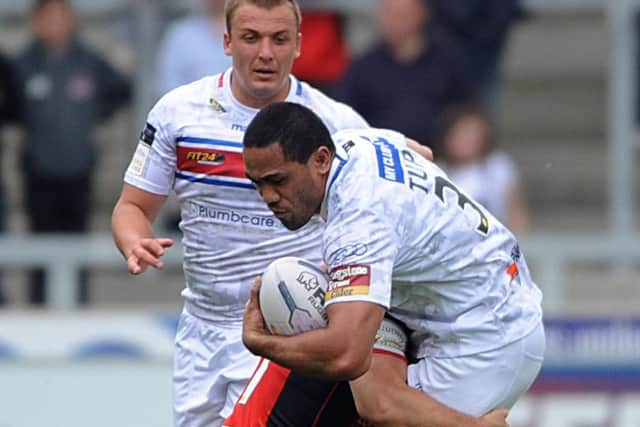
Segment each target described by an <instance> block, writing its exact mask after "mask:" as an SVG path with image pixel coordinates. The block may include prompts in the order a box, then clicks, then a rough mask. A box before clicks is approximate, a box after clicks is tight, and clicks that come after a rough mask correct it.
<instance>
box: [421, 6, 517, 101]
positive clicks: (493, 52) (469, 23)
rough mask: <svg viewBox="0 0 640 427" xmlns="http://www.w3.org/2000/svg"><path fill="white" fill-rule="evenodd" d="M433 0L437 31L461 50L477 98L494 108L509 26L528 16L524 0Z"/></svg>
mask: <svg viewBox="0 0 640 427" xmlns="http://www.w3.org/2000/svg"><path fill="white" fill-rule="evenodd" d="M429 1H430V4H431V10H432V12H433V28H434V33H437V34H438V35H439V36H440V37H441V38H442V39H444V40H446V41H447V42H448V43H449V45H450V46H451V48H453V49H456V50H457V54H458V55H459V56H460V58H462V60H463V64H464V70H466V72H467V76H468V79H469V81H470V82H471V85H472V88H473V91H474V96H475V98H476V99H478V100H479V101H481V102H482V104H483V105H484V107H485V109H487V111H493V110H494V109H495V98H496V97H497V93H498V90H499V84H500V65H501V62H502V55H503V51H504V47H505V44H506V41H507V38H508V35H509V30H510V29H511V28H512V26H513V23H514V22H515V21H516V20H517V19H519V18H522V17H523V16H524V11H523V9H522V7H521V5H520V0H429Z"/></svg>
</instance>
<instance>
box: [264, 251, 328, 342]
mask: <svg viewBox="0 0 640 427" xmlns="http://www.w3.org/2000/svg"><path fill="white" fill-rule="evenodd" d="M328 285H329V277H328V276H327V274H326V273H325V272H323V271H322V270H320V268H319V267H318V266H316V265H314V264H312V263H310V262H309V261H306V260H304V259H302V258H297V257H284V258H279V259H277V260H275V261H273V262H272V263H271V264H270V265H269V266H268V267H267V269H266V270H265V271H264V273H263V274H262V286H261V288H260V294H259V297H260V310H261V311H262V316H263V317H264V320H265V322H266V324H267V327H268V328H269V330H270V331H271V333H273V334H276V335H295V334H299V333H301V332H306V331H309V330H312V329H318V328H323V327H325V326H326V325H327V314H326V312H325V310H324V294H325V292H326V291H327V287H328Z"/></svg>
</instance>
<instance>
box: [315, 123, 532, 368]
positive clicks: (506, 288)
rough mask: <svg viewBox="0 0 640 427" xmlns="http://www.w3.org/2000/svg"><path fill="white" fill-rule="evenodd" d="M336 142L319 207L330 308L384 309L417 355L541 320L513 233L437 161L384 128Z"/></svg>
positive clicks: (456, 350)
mask: <svg viewBox="0 0 640 427" xmlns="http://www.w3.org/2000/svg"><path fill="white" fill-rule="evenodd" d="M334 141H335V143H336V151H337V152H336V158H335V159H334V162H333V165H332V168H331V172H330V176H329V179H328V182H327V188H326V193H325V199H324V202H323V205H322V216H323V217H324V218H325V219H326V221H327V225H326V231H325V233H324V235H323V257H324V260H325V262H326V263H327V265H328V266H329V269H330V275H331V282H330V284H329V289H328V291H327V294H326V300H325V301H326V302H325V303H326V304H333V303H336V302H346V301H368V302H372V303H376V304H379V305H381V306H383V307H385V308H386V309H387V310H388V312H389V314H390V315H391V316H393V317H395V318H397V319H399V320H401V321H402V322H404V323H405V324H406V325H407V326H408V327H409V329H411V330H412V331H413V332H412V336H411V340H412V342H413V345H414V346H415V348H416V349H417V352H416V355H415V356H416V357H424V356H427V355H428V356H435V357H455V356H461V355H468V354H474V353H477V352H481V351H487V350H491V349H495V348H499V347H501V346H503V345H505V344H508V343H510V342H513V341H515V340H517V339H519V338H521V337H523V336H525V335H526V334H528V333H529V332H530V331H531V330H532V329H533V328H534V327H535V326H537V325H538V324H539V322H540V320H541V316H542V310H541V300H542V294H541V292H540V290H539V289H538V288H537V286H536V285H535V284H534V282H533V281H532V280H531V277H530V275H529V271H528V268H527V265H526V263H525V260H524V258H523V256H522V254H521V253H520V249H519V247H518V243H517V241H516V239H515V237H514V236H513V234H512V233H511V232H510V231H509V230H508V229H507V228H506V227H505V226H503V225H502V224H501V223H500V222H498V220H496V219H495V217H493V216H492V215H491V214H490V213H489V212H487V211H486V210H485V209H484V208H483V207H482V206H480V205H479V204H477V203H476V202H474V201H473V200H471V199H470V198H469V197H468V196H467V195H466V193H464V192H462V191H461V190H459V189H457V188H456V187H455V186H454V185H453V184H451V182H450V181H449V180H448V178H447V176H446V175H445V173H444V172H442V170H441V169H440V168H438V166H436V165H435V164H433V163H432V162H429V161H427V160H426V159H424V158H423V157H421V156H419V155H418V154H416V153H415V152H414V151H411V150H409V149H408V148H407V146H406V143H405V138H404V136H403V135H401V134H399V133H396V132H392V131H388V130H380V129H366V130H360V131H345V132H339V133H337V134H335V135H334ZM487 185H491V183H487Z"/></svg>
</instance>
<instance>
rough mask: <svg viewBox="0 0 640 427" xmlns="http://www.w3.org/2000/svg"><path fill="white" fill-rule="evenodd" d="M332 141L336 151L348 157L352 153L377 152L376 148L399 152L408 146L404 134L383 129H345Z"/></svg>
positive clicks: (333, 136) (333, 135) (337, 133)
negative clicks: (386, 148)
mask: <svg viewBox="0 0 640 427" xmlns="http://www.w3.org/2000/svg"><path fill="white" fill-rule="evenodd" d="M332 139H333V142H334V144H335V145H336V150H338V149H340V150H342V151H341V152H342V153H344V154H345V155H346V156H347V157H350V156H351V153H360V152H366V151H372V150H374V151H375V150H376V147H388V149H390V150H392V151H397V150H400V149H402V148H405V147H406V146H407V143H406V140H407V139H406V137H405V136H404V134H402V133H400V132H397V131H395V130H391V129H382V128H366V129H344V130H340V131H337V132H334V133H333V134H332Z"/></svg>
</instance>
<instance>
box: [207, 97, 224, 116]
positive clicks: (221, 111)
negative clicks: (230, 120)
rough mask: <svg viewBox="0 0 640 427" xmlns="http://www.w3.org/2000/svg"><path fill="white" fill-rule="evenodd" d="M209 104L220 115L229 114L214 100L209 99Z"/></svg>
mask: <svg viewBox="0 0 640 427" xmlns="http://www.w3.org/2000/svg"><path fill="white" fill-rule="evenodd" d="M209 104H211V106H212V107H213V109H214V110H216V111H217V112H218V113H226V112H227V110H226V108H224V107H223V106H222V104H220V103H219V102H218V101H216V100H215V99H214V98H209Z"/></svg>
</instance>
